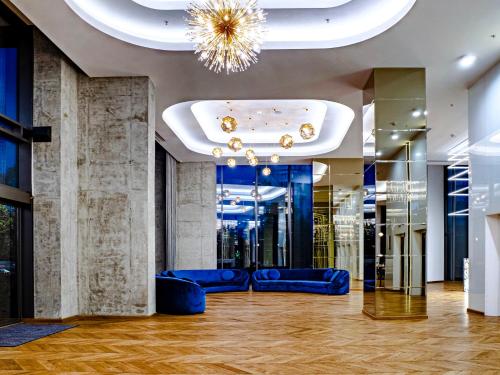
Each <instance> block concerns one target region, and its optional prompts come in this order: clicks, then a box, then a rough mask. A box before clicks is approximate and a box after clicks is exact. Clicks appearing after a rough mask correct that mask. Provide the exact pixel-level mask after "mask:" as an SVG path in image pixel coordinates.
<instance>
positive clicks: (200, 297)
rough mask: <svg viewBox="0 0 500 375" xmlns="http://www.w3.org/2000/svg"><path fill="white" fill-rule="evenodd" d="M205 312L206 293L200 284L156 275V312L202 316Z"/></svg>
mask: <svg viewBox="0 0 500 375" xmlns="http://www.w3.org/2000/svg"><path fill="white" fill-rule="evenodd" d="M204 311H205V291H204V290H203V288H202V287H201V286H199V285H198V284H196V283H194V282H192V281H189V280H183V279H179V278H175V277H164V276H161V275H156V312H157V313H160V314H179V315H189V314H200V313H202V312H204Z"/></svg>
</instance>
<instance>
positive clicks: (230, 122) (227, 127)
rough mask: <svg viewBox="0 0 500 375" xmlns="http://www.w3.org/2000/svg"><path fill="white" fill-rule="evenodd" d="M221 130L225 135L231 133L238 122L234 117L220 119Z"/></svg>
mask: <svg viewBox="0 0 500 375" xmlns="http://www.w3.org/2000/svg"><path fill="white" fill-rule="evenodd" d="M220 127H221V129H222V130H223V131H224V132H226V133H232V132H234V131H235V130H236V128H237V127H238V122H237V121H236V119H235V118H234V117H231V116H226V117H224V118H223V119H222V122H221V124H220Z"/></svg>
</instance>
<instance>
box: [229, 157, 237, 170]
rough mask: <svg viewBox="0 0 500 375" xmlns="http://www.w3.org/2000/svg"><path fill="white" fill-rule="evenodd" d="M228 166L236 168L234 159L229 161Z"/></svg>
mask: <svg viewBox="0 0 500 375" xmlns="http://www.w3.org/2000/svg"><path fill="white" fill-rule="evenodd" d="M227 166H228V167H230V168H234V167H236V160H235V159H233V158H229V159H227Z"/></svg>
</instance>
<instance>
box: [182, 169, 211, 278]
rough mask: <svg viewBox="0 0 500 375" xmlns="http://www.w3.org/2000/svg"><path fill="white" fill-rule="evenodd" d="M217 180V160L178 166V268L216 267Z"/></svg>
mask: <svg viewBox="0 0 500 375" xmlns="http://www.w3.org/2000/svg"><path fill="white" fill-rule="evenodd" d="M215 179H216V169H215V164H214V163H211V162H204V163H179V164H178V165H177V251H176V262H175V268H176V269H215V268H217V237H216V236H217V231H216V220H217V218H216V215H217V213H216V208H217V207H216V201H215V197H216V180H215Z"/></svg>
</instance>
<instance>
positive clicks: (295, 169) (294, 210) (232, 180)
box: [217, 165, 313, 268]
mask: <svg viewBox="0 0 500 375" xmlns="http://www.w3.org/2000/svg"><path fill="white" fill-rule="evenodd" d="M264 168H265V166H258V167H256V168H254V167H250V166H240V167H236V168H229V167H227V166H219V167H217V187H218V188H217V189H218V191H217V193H218V195H219V197H218V198H219V200H218V203H217V218H218V236H217V238H218V246H217V251H218V266H219V267H225V268H229V267H237V268H253V267H256V266H258V267H286V268H289V267H294V268H301V267H312V236H313V215H312V166H311V165H272V166H269V168H271V174H270V175H269V176H264V175H263V174H262V170H263V169H264ZM224 194H225V196H224ZM221 198H222V199H221ZM236 200H237V201H238V202H237V203H236ZM222 218H223V221H221V219H222Z"/></svg>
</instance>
